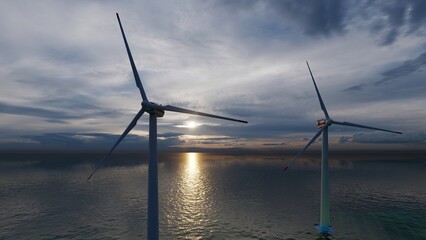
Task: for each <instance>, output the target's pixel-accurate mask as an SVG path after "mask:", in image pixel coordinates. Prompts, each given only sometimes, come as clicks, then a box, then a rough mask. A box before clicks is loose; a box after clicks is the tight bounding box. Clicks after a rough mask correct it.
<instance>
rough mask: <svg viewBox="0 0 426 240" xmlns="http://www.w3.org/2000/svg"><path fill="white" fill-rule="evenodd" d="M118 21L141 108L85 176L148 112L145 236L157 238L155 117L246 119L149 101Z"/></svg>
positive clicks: (99, 164) (100, 163)
mask: <svg viewBox="0 0 426 240" xmlns="http://www.w3.org/2000/svg"><path fill="white" fill-rule="evenodd" d="M117 19H118V23H119V25H120V30H121V34H122V35H123V40H124V44H125V45H126V50H127V54H128V55H129V60H130V65H131V66H132V71H133V75H134V77H135V80H136V86H137V87H138V88H139V91H140V94H141V96H142V108H141V110H139V112H138V113H137V114H136V116H135V117H134V118H133V120H132V121H131V122H130V124H129V126H128V127H127V128H126V130H124V132H123V134H122V135H121V136H120V138H119V139H118V140H117V142H116V143H115V144H114V145H113V147H112V148H111V150H110V151H109V152H108V153H107V154H106V155H105V157H104V158H103V159H102V160H101V161H100V162H99V163H98V165H97V166H96V168H95V170H93V172H92V174H90V176H89V177H88V178H87V180H89V179H90V178H91V177H92V176H93V174H94V173H95V172H96V171H97V170H98V168H99V167H100V166H101V165H102V163H103V161H104V160H105V159H106V158H107V157H108V156H109V155H110V154H111V152H112V151H113V150H114V149H115V148H116V147H117V145H118V144H119V143H120V142H121V141H122V140H123V138H124V137H126V135H127V134H128V133H129V132H130V130H132V129H133V128H134V127H135V126H136V123H137V121H138V120H139V118H141V117H142V115H143V113H144V112H147V113H148V114H149V165H148V234H147V238H148V239H149V240H152V239H158V232H159V229H158V176H157V117H163V116H164V112H165V111H172V112H180V113H186V114H194V115H200V116H205V117H211V118H219V119H224V120H229V121H235V122H241V123H247V121H243V120H238V119H233V118H227V117H222V116H218V115H213V114H208V113H202V112H197V111H193V110H188V109H184V108H179V107H174V106H171V105H165V106H163V105H160V104H157V103H154V102H150V101H149V100H148V98H147V96H146V94H145V91H144V89H143V86H142V82H141V80H140V78H139V74H138V71H137V69H136V66H135V63H134V62H133V57H132V54H131V52H130V48H129V45H128V43H127V39H126V36H125V34H124V30H123V27H122V26H121V21H120V17H119V16H118V13H117Z"/></svg>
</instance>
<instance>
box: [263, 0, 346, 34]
mask: <svg viewBox="0 0 426 240" xmlns="http://www.w3.org/2000/svg"><path fill="white" fill-rule="evenodd" d="M268 3H269V4H270V7H271V8H272V9H274V10H275V11H276V12H277V13H278V14H279V15H280V16H285V18H286V19H288V18H290V19H293V20H295V21H296V22H297V23H298V24H299V25H300V26H301V27H302V28H303V29H304V32H305V33H306V34H308V35H314V36H315V35H330V34H332V33H341V32H343V30H344V26H345V24H344V18H345V6H344V4H345V3H346V2H345V1H339V0H319V1H311V0H293V1H268Z"/></svg>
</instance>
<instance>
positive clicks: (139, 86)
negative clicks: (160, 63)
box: [116, 13, 148, 101]
mask: <svg viewBox="0 0 426 240" xmlns="http://www.w3.org/2000/svg"><path fill="white" fill-rule="evenodd" d="M116 14H117V19H118V24H120V30H121V35H123V40H124V45H126V50H127V55H129V61H130V65H131V66H132V71H133V75H134V76H135V81H136V86H137V87H138V88H139V91H140V92H141V96H142V99H143V100H144V101H147V100H148V98H147V97H146V94H145V90H144V89H143V86H142V82H141V79H140V78H139V74H138V70H137V69H136V66H135V62H134V61H133V57H132V53H131V52H130V48H129V44H128V43H127V39H126V35H125V34H124V30H123V26H121V21H120V17H119V16H118V13H116Z"/></svg>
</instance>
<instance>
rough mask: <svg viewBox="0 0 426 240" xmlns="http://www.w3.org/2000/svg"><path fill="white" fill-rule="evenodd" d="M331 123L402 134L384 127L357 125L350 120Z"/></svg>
mask: <svg viewBox="0 0 426 240" xmlns="http://www.w3.org/2000/svg"><path fill="white" fill-rule="evenodd" d="M332 124H337V125H342V126H349V127H357V128H366V129H372V130H378V131H383V132H390V133H397V134H402V132H397V131H392V130H386V129H383V128H375V127H369V126H364V125H359V124H355V123H350V122H337V121H334V120H333V122H332Z"/></svg>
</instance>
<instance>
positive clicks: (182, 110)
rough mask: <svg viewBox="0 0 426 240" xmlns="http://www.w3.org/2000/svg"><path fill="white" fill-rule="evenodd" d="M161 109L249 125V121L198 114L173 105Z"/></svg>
mask: <svg viewBox="0 0 426 240" xmlns="http://www.w3.org/2000/svg"><path fill="white" fill-rule="evenodd" d="M160 109H162V110H166V111H172V112H180V113H187V114H194V115H199V116H204V117H211V118H219V119H224V120H229V121H235V122H241V123H247V121H244V120H239V119H234V118H228V117H222V116H218V115H213V114H209V113H203V112H197V111H193V110H189V109H184V108H179V107H175V106H171V105H166V106H161V107H160Z"/></svg>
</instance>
